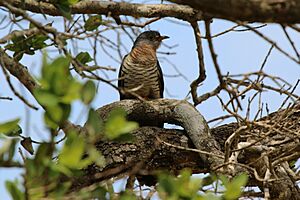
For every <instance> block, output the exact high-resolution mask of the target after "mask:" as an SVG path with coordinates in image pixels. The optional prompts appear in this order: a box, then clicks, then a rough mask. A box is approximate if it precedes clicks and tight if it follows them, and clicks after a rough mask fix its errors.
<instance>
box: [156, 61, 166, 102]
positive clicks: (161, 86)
mask: <svg viewBox="0 0 300 200" xmlns="http://www.w3.org/2000/svg"><path fill="white" fill-rule="evenodd" d="M156 67H157V69H158V84H159V90H160V98H163V97H164V87H165V86H164V77H163V73H162V70H161V67H160V65H159V61H158V60H157V64H156Z"/></svg>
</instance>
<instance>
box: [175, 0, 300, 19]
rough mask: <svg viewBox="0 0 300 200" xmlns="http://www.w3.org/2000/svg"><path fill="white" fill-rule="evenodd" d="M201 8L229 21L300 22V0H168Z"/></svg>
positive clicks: (207, 12) (210, 15)
mask: <svg viewBox="0 0 300 200" xmlns="http://www.w3.org/2000/svg"><path fill="white" fill-rule="evenodd" d="M170 1H172V2H174V3H178V4H185V5H189V6H191V7H192V8H194V9H197V10H201V11H202V12H203V13H204V15H205V16H208V17H210V18H221V19H228V20H231V21H236V20H240V21H247V22H273V23H284V24H293V23H299V22H300V12H299V10H300V0H255V1H249V0H234V1H231V0H223V1H220V0H190V1H184V0H170Z"/></svg>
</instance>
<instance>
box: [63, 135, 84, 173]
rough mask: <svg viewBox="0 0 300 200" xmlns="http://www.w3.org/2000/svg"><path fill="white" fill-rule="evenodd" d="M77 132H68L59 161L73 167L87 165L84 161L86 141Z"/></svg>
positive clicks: (79, 167) (78, 167)
mask: <svg viewBox="0 0 300 200" xmlns="http://www.w3.org/2000/svg"><path fill="white" fill-rule="evenodd" d="M77 134H78V133H75V132H70V133H68V136H67V140H66V142H65V144H64V146H63V149H62V151H61V153H60V155H59V163H60V164H62V165H64V166H66V167H69V168H73V169H81V168H82V167H84V165H86V163H84V164H83V163H82V156H83V154H84V149H85V142H84V140H83V138H82V137H80V136H79V135H77Z"/></svg>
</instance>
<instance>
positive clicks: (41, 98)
mask: <svg viewBox="0 0 300 200" xmlns="http://www.w3.org/2000/svg"><path fill="white" fill-rule="evenodd" d="M33 94H34V96H35V98H36V100H37V101H38V102H39V103H40V104H41V105H43V106H56V105H57V104H58V102H59V99H58V97H57V96H56V95H54V94H53V93H51V92H50V91H46V90H43V89H36V90H34V92H33Z"/></svg>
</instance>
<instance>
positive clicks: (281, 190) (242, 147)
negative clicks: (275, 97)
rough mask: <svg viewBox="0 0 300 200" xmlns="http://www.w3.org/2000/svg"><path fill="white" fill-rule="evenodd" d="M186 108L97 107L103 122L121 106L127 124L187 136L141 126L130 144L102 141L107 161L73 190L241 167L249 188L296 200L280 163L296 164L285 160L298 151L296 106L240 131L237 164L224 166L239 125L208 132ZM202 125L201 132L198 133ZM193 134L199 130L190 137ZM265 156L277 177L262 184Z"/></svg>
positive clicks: (171, 103) (153, 104)
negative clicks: (129, 178)
mask: <svg viewBox="0 0 300 200" xmlns="http://www.w3.org/2000/svg"><path fill="white" fill-rule="evenodd" d="M189 106H191V105H190V104H188V103H187V102H185V101H177V100H168V99H159V100H155V101H150V102H141V101H138V100H123V101H120V102H114V103H112V104H109V105H106V106H104V107H102V108H99V109H98V110H97V112H98V113H99V115H100V117H101V118H102V119H104V120H105V119H106V118H107V116H108V114H109V112H110V111H111V110H112V109H114V108H116V107H122V108H124V109H125V110H126V111H127V113H128V117H129V119H130V120H136V121H143V120H147V121H148V122H149V121H153V120H155V121H156V122H169V123H175V124H179V125H181V126H183V127H184V128H185V129H186V131H187V132H184V131H179V130H166V129H161V128H155V127H142V128H140V129H138V130H136V131H134V132H133V135H134V136H135V140H134V142H132V143H118V142H110V141H100V142H99V143H97V148H98V149H99V150H100V151H101V152H102V153H103V155H104V156H105V158H106V162H107V163H106V166H104V167H103V168H99V167H96V166H94V165H93V166H90V167H89V168H88V169H87V170H86V175H85V176H84V177H83V178H80V180H76V185H74V186H75V187H84V186H87V185H89V184H92V183H95V182H99V181H103V180H106V179H108V178H111V177H119V178H121V177H123V176H125V175H131V174H138V175H147V174H153V173H155V171H156V170H158V169H162V170H169V171H170V172H173V173H175V174H176V173H177V172H178V170H180V169H182V168H185V167H187V168H190V169H192V171H193V172H194V173H199V172H216V167H215V165H216V164H221V165H222V166H227V165H229V164H230V165H234V166H239V167H241V168H242V170H240V169H238V168H234V170H236V171H235V173H239V172H241V171H244V172H247V173H249V175H250V181H249V183H248V184H249V186H253V185H255V186H259V187H261V188H262V187H265V186H266V184H265V183H267V186H268V188H269V189H270V192H271V196H272V198H274V199H275V197H279V199H297V197H298V196H299V191H298V189H297V187H298V186H295V185H294V180H293V179H292V178H290V177H291V175H292V174H288V173H290V171H291V170H290V171H289V170H285V169H284V168H283V166H284V167H286V168H287V169H289V166H288V165H287V166H286V165H284V162H286V161H291V159H292V160H294V159H296V158H295V157H291V156H289V155H290V154H291V152H297V151H299V150H300V145H299V138H298V135H299V130H300V124H299V110H300V105H299V104H298V105H295V106H293V107H291V108H289V109H286V110H282V111H278V112H276V113H273V114H270V115H269V116H267V117H265V118H262V119H260V120H259V121H257V122H254V123H253V125H252V126H251V128H249V129H248V130H244V131H242V132H241V133H240V136H241V138H237V140H236V141H234V142H235V143H238V144H239V145H238V149H233V150H232V151H233V152H239V154H237V155H238V156H237V158H236V159H237V160H236V161H233V162H232V163H223V160H224V159H220V157H223V156H224V153H223V152H224V151H225V150H224V144H225V141H226V140H227V138H228V137H229V136H230V135H231V134H232V133H234V132H235V131H236V130H237V128H238V127H239V126H238V124H236V123H232V124H227V125H223V126H220V127H217V128H214V129H211V130H210V131H206V125H204V124H205V121H203V119H202V117H200V118H197V117H195V116H194V115H195V114H196V112H194V111H193V109H192V108H193V107H192V106H191V108H187V107H189ZM197 113H198V112H197ZM197 115H200V113H198V114H197ZM200 116H201V115H200ZM195 119H198V120H199V121H197V120H195ZM184 121H187V122H184ZM199 124H200V125H199ZM201 126H202V127H203V128H199V127H201ZM197 127H198V128H199V129H197ZM195 130H198V131H196V132H194V131H195ZM199 130H200V131H199ZM281 130H282V131H285V133H284V132H282V131H281ZM258 133H259V134H258ZM193 134H194V136H193ZM191 136H192V137H194V138H192V137H191ZM189 138H191V139H189ZM195 138H196V139H195ZM195 146H196V147H197V149H198V150H201V152H206V153H200V155H201V156H199V152H197V151H191V150H190V148H194V149H195V148H196V147H195ZM266 156H268V158H269V161H270V163H271V165H272V166H271V167H272V171H273V173H275V174H276V175H275V174H274V176H273V175H272V176H271V177H270V179H264V177H265V173H266V171H267V170H268V169H269V168H270V163H265V161H264V157H266ZM213 159H214V160H213ZM220 160H221V163H220ZM272 163H273V164H272ZM222 173H227V172H226V171H222ZM230 173H231V171H230ZM228 175H229V176H230V175H231V174H228Z"/></svg>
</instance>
